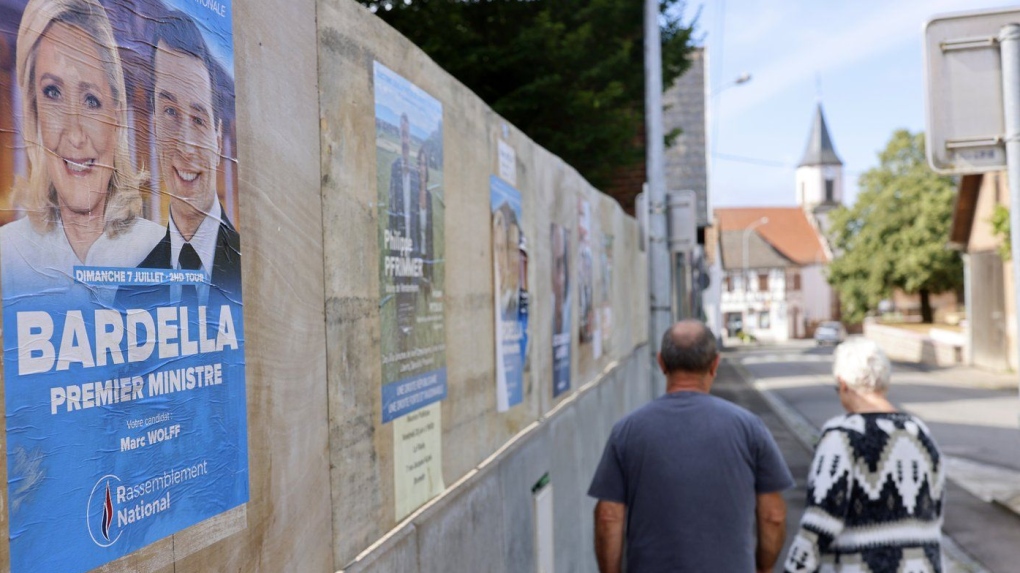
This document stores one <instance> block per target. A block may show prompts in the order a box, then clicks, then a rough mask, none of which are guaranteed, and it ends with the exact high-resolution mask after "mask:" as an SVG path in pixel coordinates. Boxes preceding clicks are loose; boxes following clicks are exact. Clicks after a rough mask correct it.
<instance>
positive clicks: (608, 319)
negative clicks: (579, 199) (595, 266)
mask: <svg viewBox="0 0 1020 573" xmlns="http://www.w3.org/2000/svg"><path fill="white" fill-rule="evenodd" d="M601 246H602V248H601V249H599V288H598V293H599V294H598V298H599V305H598V307H599V308H598V312H599V332H600V333H601V335H602V344H601V346H602V350H603V351H605V352H609V350H610V345H611V343H612V339H613V236H612V235H608V234H604V233H603V234H602V245H601Z"/></svg>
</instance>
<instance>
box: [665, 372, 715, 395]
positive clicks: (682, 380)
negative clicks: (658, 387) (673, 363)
mask: <svg viewBox="0 0 1020 573" xmlns="http://www.w3.org/2000/svg"><path fill="white" fill-rule="evenodd" d="M711 387H712V379H711V376H710V375H707V374H690V373H688V372H674V373H672V374H668V375H667V376H666V393H667V394H672V393H673V392H701V393H702V394H708V390H709V388H711Z"/></svg>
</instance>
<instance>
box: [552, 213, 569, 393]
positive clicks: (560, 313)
mask: <svg viewBox="0 0 1020 573" xmlns="http://www.w3.org/2000/svg"><path fill="white" fill-rule="evenodd" d="M551 231H552V232H551V235H552V237H551V243H552V258H553V264H552V294H553V321H552V322H553V335H552V352H553V397H556V396H559V395H560V394H562V393H564V392H566V391H567V390H569V389H570V335H571V328H570V230H569V229H567V228H565V227H563V226H561V225H557V224H556V223H552V225H551Z"/></svg>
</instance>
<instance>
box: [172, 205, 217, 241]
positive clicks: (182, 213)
mask: <svg viewBox="0 0 1020 573" xmlns="http://www.w3.org/2000/svg"><path fill="white" fill-rule="evenodd" d="M211 211H212V204H211V203H210V204H209V207H208V208H206V210H205V211H199V210H198V209H196V208H194V207H192V206H191V205H189V204H184V205H183V206H182V207H181V208H180V209H174V208H173V207H171V208H170V216H171V217H173V219H174V225H175V226H176V227H177V230H178V231H179V232H180V233H181V236H182V237H184V240H185V241H190V240H191V239H192V237H194V236H195V233H197V232H198V228H199V227H200V226H202V223H203V222H204V221H205V218H206V216H207V215H208V214H209V213H210V212H211Z"/></svg>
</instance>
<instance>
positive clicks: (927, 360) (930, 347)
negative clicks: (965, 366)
mask: <svg viewBox="0 0 1020 573" xmlns="http://www.w3.org/2000/svg"><path fill="white" fill-rule="evenodd" d="M864 336H866V337H868V338H870V339H872V340H874V341H875V342H877V343H878V345H879V346H881V347H882V350H884V351H885V353H886V354H887V355H888V356H889V359H890V360H896V361H899V362H913V363H916V364H928V365H932V366H953V365H956V364H962V363H963V344H964V337H963V335H962V333H956V332H949V331H945V330H940V329H936V328H933V329H930V331H929V332H927V333H925V332H917V331H915V330H908V329H905V328H896V327H892V326H884V325H881V324H877V323H875V322H874V321H872V320H866V321H865V322H864Z"/></svg>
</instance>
